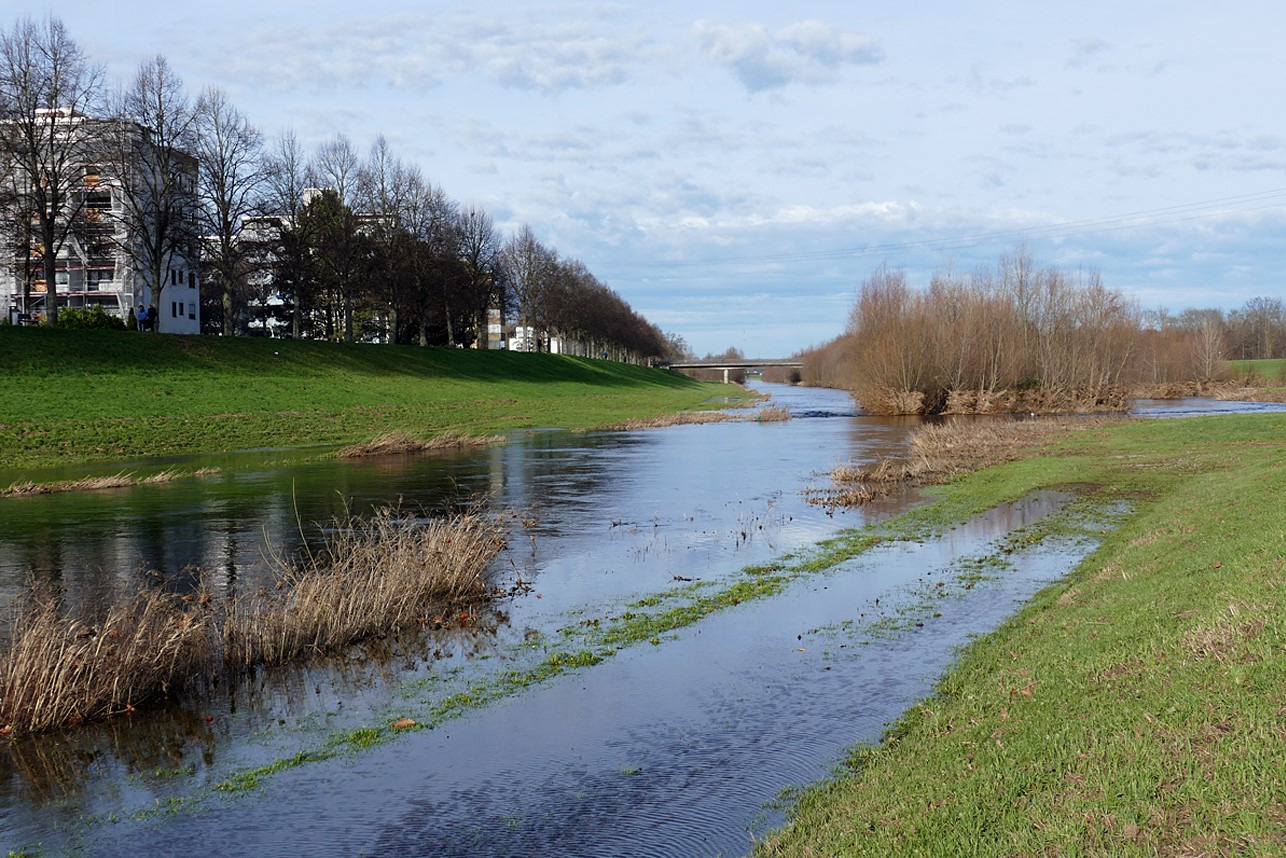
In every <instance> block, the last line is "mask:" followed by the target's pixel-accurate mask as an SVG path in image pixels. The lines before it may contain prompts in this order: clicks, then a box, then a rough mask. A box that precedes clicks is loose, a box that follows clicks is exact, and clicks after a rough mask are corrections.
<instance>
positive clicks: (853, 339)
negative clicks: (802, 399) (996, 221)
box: [805, 252, 1140, 413]
mask: <svg viewBox="0 0 1286 858" xmlns="http://www.w3.org/2000/svg"><path fill="white" fill-rule="evenodd" d="M1139 318H1140V314H1139V311H1138V310H1137V308H1136V307H1134V306H1133V305H1132V304H1131V303H1130V302H1128V301H1127V300H1125V298H1124V297H1123V296H1122V295H1121V294H1120V293H1119V292H1115V291H1113V290H1110V289H1107V288H1106V287H1104V286H1103V284H1102V283H1101V282H1100V280H1099V278H1098V276H1097V275H1085V274H1081V273H1077V274H1069V273H1067V272H1063V271H1059V270H1057V269H1054V268H1048V267H1040V266H1037V265H1036V264H1035V263H1034V262H1033V261H1032V259H1031V258H1030V257H1029V256H1028V255H1027V254H1026V253H1025V252H1018V253H1016V254H1014V255H1012V256H1008V257H1006V258H1004V259H1003V260H1002V261H1001V262H1000V264H999V265H998V266H997V267H996V268H995V269H982V270H979V271H978V272H976V273H974V274H972V275H970V276H968V277H961V276H958V275H956V274H954V273H952V272H950V271H944V272H938V273H936V274H935V275H934V276H933V279H932V281H931V282H930V284H929V286H928V288H927V289H923V290H918V289H913V288H912V287H911V286H910V284H909V283H908V282H907V278H906V275H905V273H904V272H902V271H898V270H891V269H889V268H887V267H883V268H880V269H879V270H877V271H876V272H875V273H873V274H872V275H871V276H870V277H869V278H867V280H866V281H865V282H864V283H863V284H862V286H861V289H860V290H859V293H858V297H857V302H856V304H855V305H854V307H853V310H852V313H851V315H850V318H849V325H848V329H847V331H846V333H845V334H844V336H842V337H841V338H840V339H839V340H838V341H836V342H835V343H833V344H831V345H830V346H829V347H827V348H824V349H820V350H818V351H816V352H814V353H813V354H811V355H809V356H808V357H807V360H806V368H805V375H806V377H807V378H810V379H811V380H815V381H823V382H828V383H832V384H839V385H840V386H844V387H848V388H850V389H852V390H854V391H855V392H856V393H857V396H858V398H859V400H861V402H862V403H863V405H864V406H865V407H866V408H867V409H868V410H872V411H881V412H890V413H936V412H941V411H944V410H957V411H960V410H962V411H973V410H993V409H1001V408H1004V409H1006V410H1008V409H1009V408H1010V407H1012V406H1013V404H1014V401H1015V400H1014V397H1015V396H1018V397H1019V398H1020V399H1021V401H1022V403H1024V407H1028V406H1030V407H1033V408H1035V407H1039V409H1040V410H1064V409H1066V408H1071V407H1085V406H1087V405H1088V406H1090V407H1093V406H1095V405H1099V406H1104V405H1108V404H1110V403H1111V402H1112V401H1114V399H1115V396H1116V394H1115V391H1116V390H1118V389H1119V387H1120V385H1121V383H1122V378H1123V374H1124V373H1125V371H1126V368H1127V367H1128V366H1129V363H1130V360H1131V357H1132V355H1133V353H1134V350H1135V348H1136V345H1137V338H1138V332H1139Z"/></svg>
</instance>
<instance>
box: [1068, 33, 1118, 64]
mask: <svg viewBox="0 0 1286 858" xmlns="http://www.w3.org/2000/svg"><path fill="white" fill-rule="evenodd" d="M1109 47H1111V46H1110V45H1108V43H1107V42H1105V41H1103V40H1102V39H1098V38H1095V37H1093V36H1084V37H1082V38H1079V39H1076V40H1075V41H1073V42H1072V55H1071V56H1070V57H1068V58H1067V62H1066V63H1065V65H1066V67H1067V68H1069V69H1080V68H1085V67H1086V66H1087V65H1089V64H1090V62H1092V61H1093V60H1094V58H1095V57H1097V56H1099V55H1100V54H1102V53H1103V52H1104V51H1106V50H1107V49H1108V48H1109Z"/></svg>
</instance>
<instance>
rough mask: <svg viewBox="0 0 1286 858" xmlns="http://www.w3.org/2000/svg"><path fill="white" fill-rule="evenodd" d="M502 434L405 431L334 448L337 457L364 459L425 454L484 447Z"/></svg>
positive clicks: (498, 442)
mask: <svg viewBox="0 0 1286 858" xmlns="http://www.w3.org/2000/svg"><path fill="white" fill-rule="evenodd" d="M504 441H505V438H504V436H503V435H465V434H462V433H459V432H444V433H443V434H441V435H435V436H434V437H432V438H429V439H428V440H423V439H420V438H412V437H411V436H410V435H407V434H406V433H404V432H390V433H388V434H386V435H381V436H380V437H378V438H375V439H373V440H371V441H364V442H362V443H360V444H350V445H349V446H347V447H344V448H343V449H341V450H339V451H337V452H336V453H335V456H336V457H337V458H340V459H365V458H367V457H369V456H390V455H396V454H406V453H427V452H429V451H430V450H448V449H454V448H457V447H486V446H489V445H491V444H503V443H504Z"/></svg>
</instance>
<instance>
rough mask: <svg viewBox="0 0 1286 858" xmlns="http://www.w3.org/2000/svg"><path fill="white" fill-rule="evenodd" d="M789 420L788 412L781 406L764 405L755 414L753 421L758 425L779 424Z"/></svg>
mask: <svg viewBox="0 0 1286 858" xmlns="http://www.w3.org/2000/svg"><path fill="white" fill-rule="evenodd" d="M789 419H790V411H789V410H788V409H787V408H784V407H783V406H781V405H765V406H764V407H763V408H760V409H759V410H758V411H756V412H755V420H756V421H758V422H760V423H780V422H783V421H786V420H789Z"/></svg>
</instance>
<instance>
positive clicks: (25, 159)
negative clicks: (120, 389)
mask: <svg viewBox="0 0 1286 858" xmlns="http://www.w3.org/2000/svg"><path fill="white" fill-rule="evenodd" d="M102 84H103V73H102V69H101V67H99V66H97V65H94V64H91V63H90V62H89V61H88V59H86V57H85V54H84V53H83V52H82V51H81V49H80V46H79V45H77V44H76V42H75V41H73V40H72V38H71V36H69V35H68V33H67V30H66V28H65V27H64V26H63V24H62V21H60V20H59V19H57V18H55V17H53V16H50V17H48V18H45V19H44V20H43V21H40V22H36V21H34V20H33V19H31V18H25V19H23V20H21V21H19V22H17V23H16V24H14V26H13V29H11V30H9V31H8V32H7V33H4V34H3V35H2V36H0V125H2V128H0V160H3V161H4V162H5V164H6V167H7V170H8V171H9V172H10V173H11V175H10V177H9V179H10V181H11V183H12V190H13V193H14V196H15V197H16V199H15V203H16V206H15V210H16V211H17V212H20V213H22V214H23V215H24V216H26V217H30V218H34V220H35V224H36V229H37V233H38V235H37V236H36V238H37V241H38V247H37V248H35V250H34V253H32V256H29V257H27V258H28V259H29V260H31V261H32V262H35V261H38V262H39V263H40V268H41V270H42V272H43V276H44V281H45V288H46V290H47V292H46V299H45V315H46V318H47V319H48V321H49V324H50V325H55V326H56V325H57V324H58V285H57V271H56V263H57V258H58V253H59V252H60V251H61V250H62V248H63V245H64V244H65V243H66V241H67V239H68V236H69V235H70V234H71V233H72V230H73V225H74V224H75V223H76V221H77V219H78V217H79V216H80V214H81V211H82V209H83V206H84V197H83V195H82V194H80V193H79V191H80V189H81V188H82V187H83V184H84V181H85V176H86V172H85V170H86V167H87V165H89V164H91V163H92V161H93V160H94V152H93V145H92V144H93V141H94V139H95V136H96V134H95V131H94V130H93V128H92V127H91V126H92V122H91V120H90V117H91V116H92V115H93V114H94V113H96V112H97V111H98V110H99V108H100V106H101V98H102ZM27 222H30V221H27ZM24 232H25V230H24ZM22 240H23V243H24V244H25V245H26V250H25V251H24V256H25V255H26V253H30V252H32V249H31V247H30V245H31V241H30V239H29V238H26V237H24V238H23V239H22ZM27 268H28V269H31V268H34V265H29V266H27ZM23 273H24V277H23V289H22V294H23V305H22V309H23V310H24V312H25V311H26V310H27V309H28V302H29V291H30V286H31V283H30V279H31V274H32V273H33V272H32V271H30V270H24V272H23Z"/></svg>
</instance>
